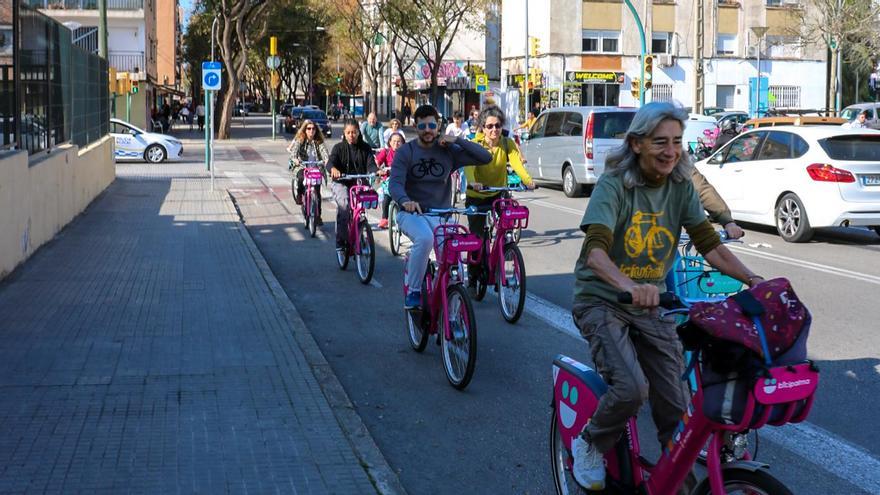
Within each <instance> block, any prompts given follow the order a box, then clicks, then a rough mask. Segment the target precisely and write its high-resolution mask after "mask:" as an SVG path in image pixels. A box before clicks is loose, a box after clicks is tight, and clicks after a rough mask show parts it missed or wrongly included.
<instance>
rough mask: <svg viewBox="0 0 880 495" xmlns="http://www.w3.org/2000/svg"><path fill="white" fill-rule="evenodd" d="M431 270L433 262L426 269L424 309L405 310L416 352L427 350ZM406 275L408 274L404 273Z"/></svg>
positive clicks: (409, 332) (410, 343) (411, 340)
mask: <svg viewBox="0 0 880 495" xmlns="http://www.w3.org/2000/svg"><path fill="white" fill-rule="evenodd" d="M429 274H432V272H431V262H430V261H429V262H428V269H427V270H426V271H425V280H424V281H423V282H422V311H410V310H404V312H405V313H406V325H407V330H408V332H407V334H408V336H409V345H410V346H411V347H412V348H413V350H415V351H416V352H422V351H424V350H425V346H427V345H428V328H427V326H428V324H429V319H428V318H425V315H426V314H427V313H426V312H427V311H428V307H427V299H428V298H427V297H426V295H427V293H428V289H427V288H428V284H429V283H430V279H429V278H428V276H429ZM404 276H406V275H405V274H404Z"/></svg>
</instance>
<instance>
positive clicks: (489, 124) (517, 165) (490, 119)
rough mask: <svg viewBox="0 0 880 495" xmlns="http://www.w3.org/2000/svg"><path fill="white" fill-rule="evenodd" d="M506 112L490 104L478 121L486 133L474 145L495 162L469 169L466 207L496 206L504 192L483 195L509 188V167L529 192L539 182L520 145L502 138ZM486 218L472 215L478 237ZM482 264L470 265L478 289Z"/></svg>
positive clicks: (471, 280) (471, 281) (471, 224)
mask: <svg viewBox="0 0 880 495" xmlns="http://www.w3.org/2000/svg"><path fill="white" fill-rule="evenodd" d="M504 120H505V117H504V112H502V111H501V109H500V108H498V107H497V106H495V105H490V106H487V107H485V108H483V110H481V111H480V113H479V117H478V118H477V121H478V122H479V126H480V128H482V130H483V132H482V133H480V134H477V137H476V138H475V139H474V142H476V143H477V144H479V145H480V146H482V147H483V148H485V149H487V150H488V151H489V152H490V153H491V154H492V161H491V162H490V163H489V164H488V165H487V166H484V167H479V168H477V167H465V168H464V173H465V176H466V177H467V183H468V190H467V197H466V199H465V202H464V204H465V206H475V207H477V208H480V209H482V210H486V209H487V208H488V207H491V206H492V203H494V202H495V200H496V199H498V198H499V197H500V196H501V193H500V192H483V189H484V188H486V187H505V186H507V164H508V163H509V164H510V167H511V168H512V169H513V172H514V173H515V174H516V175H517V176H519V178H520V179H522V183H523V184H525V186H526V187H528V188H529V189H534V188H535V182H534V181H533V180H532V177H531V176H530V175H529V173H528V172H527V171H526V169H525V167H524V166H523V162H522V155H520V152H519V148H517V146H516V142H514V140H513V139H511V138H509V137H505V136H502V135H501V128H502V127H503V126H504ZM485 225H486V217H485V216H484V215H468V228H469V229H470V231H471V232H473V233H474V234H477V235H478V236H481V237H482V236H483V234H484V233H485V232H484V230H483V229H484V227H485ZM477 270H479V265H468V275H469V277H468V284H469V285H470V286H472V287H473V286H474V285H475V284H476V281H477V275H478V273H477Z"/></svg>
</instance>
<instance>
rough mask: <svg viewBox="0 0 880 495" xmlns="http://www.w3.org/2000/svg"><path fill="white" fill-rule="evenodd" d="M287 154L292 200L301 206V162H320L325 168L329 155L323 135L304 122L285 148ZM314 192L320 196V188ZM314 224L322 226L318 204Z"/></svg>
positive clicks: (307, 122)
mask: <svg viewBox="0 0 880 495" xmlns="http://www.w3.org/2000/svg"><path fill="white" fill-rule="evenodd" d="M287 152H288V153H290V155H291V156H290V161H291V164H292V167H291V171H292V172H293V174H294V176H295V177H296V188H295V191H294V192H293V200H294V201H296V204H298V205H301V204H302V196H303V193H304V192H305V187H304V186H303V172H304V171H305V166H304V165H303V162H306V161H320V162H322V166H326V165H327V161H328V160H329V159H330V155H329V153H327V147H326V146H325V145H324V135H323V133H322V132H321V131H320V129H318V125H317V124H315V123H314V122H312V121H311V120H304V121H303V123H302V125H301V126H300V127H299V131H298V132H297V133H296V136H295V137H294V138H293V140H291V141H290V144H289V145H288V146H287ZM315 190H316V191H317V192H318V194H320V193H321V186H320V185H318V186H315ZM315 224H316V225H323V224H324V222H323V221H322V220H321V212H320V204H319V206H318V217H317V218H315Z"/></svg>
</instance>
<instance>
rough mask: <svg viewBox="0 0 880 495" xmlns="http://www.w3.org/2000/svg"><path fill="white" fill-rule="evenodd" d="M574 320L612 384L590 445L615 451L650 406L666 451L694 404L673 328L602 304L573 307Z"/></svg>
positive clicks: (652, 315) (591, 427)
mask: <svg viewBox="0 0 880 495" xmlns="http://www.w3.org/2000/svg"><path fill="white" fill-rule="evenodd" d="M572 315H573V316H574V321H575V324H576V325H577V326H578V328H579V329H580V332H581V335H582V336H583V337H584V338H585V339H586V340H587V342H589V344H590V353H591V354H592V356H593V363H594V364H595V365H596V370H597V371H598V372H599V374H601V375H602V377H603V378H604V379H605V382H606V383H607V384H608V392H606V393H605V395H603V396H602V398H601V399H600V400H599V406H598V407H597V409H596V413H595V414H593V417H592V418H591V420H590V423H589V424H588V425H587V428H586V432H587V434H588V435H589V437H590V441H591V442H592V444H593V445H594V446H595V447H596V448H597V449H598V450H599V452H602V453H605V452H607V451H609V450H611V448H613V447H614V444H615V443H616V442H617V440H618V438H619V437H620V434H621V433H623V431H624V426H625V424H626V420H627V419H628V418H630V417H631V416H635V415H636V414H638V412H639V408H640V407H641V405H642V404H643V403H644V402H645V400H648V401H649V403H650V404H651V415H652V416H653V419H654V424H655V425H656V426H657V439H658V440H659V441H660V445H661V446H663V447H665V446H666V443H667V442H668V441H669V439H670V438H672V435H673V433H674V431H675V427H676V426H677V425H678V422H679V420H680V419H681V416H682V414H683V413H684V411H685V408H687V405H688V402H689V400H690V393H689V391H688V389H687V382H685V381H684V380H682V379H681V375H682V373H684V357H683V355H682V347H681V343H680V342H679V340H678V336H677V335H676V333H675V324H674V323H668V322H665V321H661V320H660V319H659V318H658V312H657V311H656V310H654V311H651V312H649V313H646V314H645V315H642V316H636V315H632V314H630V313H628V312H626V311H623V310H622V309H619V308H617V307H614V306H612V305H611V304H609V303H607V302H604V301H602V300H600V299H591V300H590V301H588V302H578V303H575V305H574V309H573V310H572Z"/></svg>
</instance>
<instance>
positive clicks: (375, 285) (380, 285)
mask: <svg viewBox="0 0 880 495" xmlns="http://www.w3.org/2000/svg"><path fill="white" fill-rule="evenodd" d="M370 285H372V286H373V287H375V288H377V289H381V288H382V284H380V283H379V281H378V280H376V277H373V279H372V280H370Z"/></svg>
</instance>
